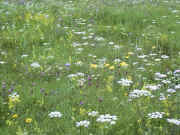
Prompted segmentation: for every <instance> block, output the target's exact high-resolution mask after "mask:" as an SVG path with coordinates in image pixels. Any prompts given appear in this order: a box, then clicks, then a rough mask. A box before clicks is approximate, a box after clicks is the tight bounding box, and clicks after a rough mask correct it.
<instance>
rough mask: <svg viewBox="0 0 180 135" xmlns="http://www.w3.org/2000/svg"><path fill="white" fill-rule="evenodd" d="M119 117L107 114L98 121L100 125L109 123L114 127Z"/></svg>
mask: <svg viewBox="0 0 180 135" xmlns="http://www.w3.org/2000/svg"><path fill="white" fill-rule="evenodd" d="M116 120H117V116H115V115H110V114H105V115H100V116H99V117H98V118H97V119H96V121H97V122H100V123H109V124H111V125H114V124H115V123H116Z"/></svg>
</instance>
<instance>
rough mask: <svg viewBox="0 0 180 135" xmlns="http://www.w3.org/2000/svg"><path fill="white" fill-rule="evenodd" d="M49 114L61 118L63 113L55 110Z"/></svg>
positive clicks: (51, 116)
mask: <svg viewBox="0 0 180 135" xmlns="http://www.w3.org/2000/svg"><path fill="white" fill-rule="evenodd" d="M48 116H49V117H50V118H61V117H62V114H61V113H60V112H57V111H55V112H51V113H49V114H48Z"/></svg>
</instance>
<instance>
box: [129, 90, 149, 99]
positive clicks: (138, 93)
mask: <svg viewBox="0 0 180 135" xmlns="http://www.w3.org/2000/svg"><path fill="white" fill-rule="evenodd" d="M141 96H145V97H147V96H149V97H153V95H152V94H151V93H150V92H149V91H146V90H138V89H135V90H133V91H132V92H130V94H129V97H130V99H135V98H139V97H141Z"/></svg>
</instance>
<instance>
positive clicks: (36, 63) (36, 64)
mask: <svg viewBox="0 0 180 135" xmlns="http://www.w3.org/2000/svg"><path fill="white" fill-rule="evenodd" d="M31 67H33V68H39V67H40V65H39V63H38V62H34V63H32V64H31Z"/></svg>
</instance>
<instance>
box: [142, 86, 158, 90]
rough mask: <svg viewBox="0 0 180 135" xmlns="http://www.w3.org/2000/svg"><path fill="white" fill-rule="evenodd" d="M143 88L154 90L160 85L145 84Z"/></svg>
mask: <svg viewBox="0 0 180 135" xmlns="http://www.w3.org/2000/svg"><path fill="white" fill-rule="evenodd" d="M145 88H147V89H150V90H152V91H156V90H158V89H159V88H160V85H147V86H145Z"/></svg>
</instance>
